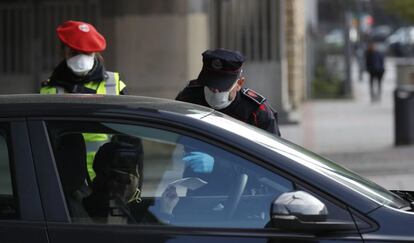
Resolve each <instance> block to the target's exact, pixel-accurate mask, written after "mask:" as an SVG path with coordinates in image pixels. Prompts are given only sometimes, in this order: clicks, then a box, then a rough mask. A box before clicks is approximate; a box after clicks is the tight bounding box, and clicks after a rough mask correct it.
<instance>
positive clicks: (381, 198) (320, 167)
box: [202, 112, 409, 208]
mask: <svg viewBox="0 0 414 243" xmlns="http://www.w3.org/2000/svg"><path fill="white" fill-rule="evenodd" d="M202 120H203V121H206V122H208V123H210V124H213V125H217V124H220V125H219V126H220V127H221V128H224V129H226V130H228V131H230V132H233V133H236V134H238V135H240V136H243V137H244V138H246V139H248V140H251V141H253V142H255V143H257V144H261V145H262V146H265V147H267V148H269V149H271V150H273V151H275V152H277V153H279V154H282V155H284V156H286V157H288V158H290V159H293V160H295V161H297V162H299V163H301V164H303V165H304V166H306V167H308V168H309V169H311V170H314V171H317V172H319V173H321V174H323V175H325V176H328V177H330V178H331V179H333V180H335V181H338V182H339V183H341V184H342V185H345V186H347V187H349V188H350V189H352V190H354V191H357V192H358V193H360V194H362V195H364V196H366V197H368V198H370V199H371V200H374V201H375V202H377V203H379V204H382V205H388V206H391V207H394V208H404V207H407V206H409V204H408V203H407V202H406V201H405V200H404V199H402V198H401V197H399V196H398V195H396V194H394V193H392V192H390V191H389V190H387V189H385V188H383V187H381V186H379V185H377V184H376V183H374V182H372V181H370V180H368V179H366V178H364V177H362V176H360V175H358V174H356V173H354V172H352V171H350V170H348V169H346V168H344V167H342V166H340V165H338V164H336V163H334V162H331V161H329V160H327V159H325V158H323V157H321V156H319V155H317V154H315V153H312V152H310V151H308V150H306V149H304V148H302V147H300V146H298V145H296V144H293V143H291V142H289V141H287V140H284V139H281V138H278V137H275V136H273V135H272V134H270V133H268V132H266V131H263V130H262V129H259V128H256V127H254V126H251V125H248V124H246V123H243V122H240V121H238V120H235V119H233V118H231V117H228V116H226V115H224V114H221V113H218V112H214V113H213V114H211V115H209V116H206V117H204V118H203V119H202Z"/></svg>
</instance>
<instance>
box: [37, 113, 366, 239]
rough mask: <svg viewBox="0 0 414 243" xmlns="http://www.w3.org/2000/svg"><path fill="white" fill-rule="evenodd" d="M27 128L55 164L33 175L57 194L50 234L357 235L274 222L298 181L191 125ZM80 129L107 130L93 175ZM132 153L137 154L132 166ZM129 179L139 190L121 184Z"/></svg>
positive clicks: (72, 123)
mask: <svg viewBox="0 0 414 243" xmlns="http://www.w3.org/2000/svg"><path fill="white" fill-rule="evenodd" d="M30 132H31V134H32V133H33V135H34V136H35V137H37V138H38V139H39V141H37V143H36V144H37V145H38V147H37V149H36V152H41V153H42V154H43V157H42V161H43V162H42V163H44V164H43V166H45V167H47V168H55V170H54V171H53V170H50V171H48V172H45V173H49V174H48V175H47V176H46V174H44V175H39V177H40V178H41V179H40V180H41V181H42V182H43V183H45V184H48V185H50V187H51V188H49V189H47V190H45V188H41V193H42V195H43V194H44V197H47V198H55V199H54V200H55V201H54V203H53V204H50V205H45V211H46V212H47V221H48V233H49V239H50V241H51V242H91V241H97V242H101V243H102V242H131V241H133V242H140V241H151V242H193V241H196V242H212V241H226V242H269V241H270V242H281V241H283V242H330V241H335V242H341V241H344V242H361V238H360V236H359V234H358V233H357V231H356V229H355V231H354V232H351V233H348V234H334V235H332V234H331V235H315V234H310V233H308V234H307V233H304V232H286V231H283V230H280V229H278V228H276V227H273V226H272V224H271V220H270V215H269V211H270V207H271V204H272V202H273V200H275V199H276V198H277V197H278V196H279V195H280V194H282V193H284V192H289V191H293V190H295V189H297V184H296V183H297V182H296V180H295V179H294V178H293V177H291V176H289V175H287V174H285V173H282V172H281V171H278V170H276V169H275V168H272V167H269V165H266V164H265V163H263V162H262V161H260V160H257V159H256V158H252V157H249V156H248V155H247V154H245V153H241V151H236V150H234V149H231V148H230V147H227V146H226V145H224V144H220V143H217V142H215V141H214V140H213V139H212V138H207V137H204V136H201V135H200V134H198V133H196V132H189V131H188V129H185V130H184V128H183V130H181V129H180V128H179V127H176V126H172V125H170V126H166V125H165V122H164V123H163V125H161V124H158V123H157V121H156V120H155V121H152V122H150V123H148V122H136V121H128V120H117V121H114V120H109V119H108V120H105V119H99V120H97V119H86V118H79V119H75V118H70V119H69V118H62V119H57V118H54V119H53V120H50V119H45V121H42V120H41V119H39V120H33V121H31V123H30ZM42 134H43V136H42ZM84 134H88V137H90V136H91V134H92V135H93V134H96V135H99V136H102V135H105V136H106V137H107V141H100V146H98V147H96V148H95V152H96V155H95V158H94V160H93V166H92V167H93V169H94V170H95V173H96V176H94V177H91V175H90V174H89V173H86V172H85V171H86V170H85V168H86V166H85V163H87V162H86V160H85V155H86V154H85V152H86V151H85V150H88V151H89V149H88V148H87V149H85V148H84V147H87V143H88V141H85V139H83V140H82V137H83V138H85V136H84ZM79 144H81V146H79ZM75 147H76V148H75ZM45 155H47V156H48V158H46V157H45ZM79 155H80V156H79ZM131 158H135V159H134V161H135V160H136V161H138V160H139V162H136V165H134V166H136V169H135V167H134V169H133V170H131V169H130V168H126V163H127V161H131ZM68 165H70V166H68ZM56 172H58V173H56ZM69 175H70V176H69ZM134 178H138V181H139V183H138V184H137V185H138V186H137V189H138V190H137V192H138V193H137V194H136V195H139V198H135V197H131V196H132V194H131V195H129V194H128V193H126V192H127V191H128V190H127V189H128V188H130V186H131V185H130V184H125V185H123V184H122V183H130V182H131V181H133V179H134ZM73 185H76V186H73ZM59 190H62V191H59ZM125 195H129V196H125ZM134 195H135V194H134ZM329 207H330V208H329V209H328V210H330V211H334V212H336V213H335V214H332V215H333V216H332V217H337V218H338V217H339V218H340V219H341V220H343V221H346V220H348V221H350V222H353V219H352V217H351V215H350V213H349V211H348V210H347V208H346V207H345V206H343V205H337V204H335V203H332V204H330V205H329ZM59 209H60V210H59Z"/></svg>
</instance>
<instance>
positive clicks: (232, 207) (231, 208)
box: [226, 173, 249, 220]
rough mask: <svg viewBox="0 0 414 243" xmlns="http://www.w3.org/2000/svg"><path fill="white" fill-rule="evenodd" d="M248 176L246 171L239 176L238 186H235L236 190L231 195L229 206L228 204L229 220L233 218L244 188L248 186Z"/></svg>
mask: <svg viewBox="0 0 414 243" xmlns="http://www.w3.org/2000/svg"><path fill="white" fill-rule="evenodd" d="M248 178H249V176H248V175H246V174H244V173H243V174H241V175H239V176H238V177H237V179H236V188H234V190H233V191H232V192H231V194H230V195H229V200H228V206H227V208H228V211H227V215H226V218H227V220H230V219H231V218H233V215H234V213H235V212H236V209H237V206H238V205H239V203H240V199H241V197H242V195H243V192H244V189H245V188H246V185H247V179H248Z"/></svg>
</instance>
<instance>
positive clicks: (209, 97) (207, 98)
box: [176, 49, 280, 136]
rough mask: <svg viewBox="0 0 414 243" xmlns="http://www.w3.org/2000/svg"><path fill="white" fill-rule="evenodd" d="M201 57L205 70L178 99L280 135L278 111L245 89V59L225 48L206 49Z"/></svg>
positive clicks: (260, 96)
mask: <svg viewBox="0 0 414 243" xmlns="http://www.w3.org/2000/svg"><path fill="white" fill-rule="evenodd" d="M202 56H203V68H202V70H201V72H200V74H199V76H198V78H197V79H195V80H192V81H190V82H189V83H188V85H187V86H186V87H185V88H184V90H182V91H181V92H180V93H179V94H178V96H177V97H176V100H180V101H186V102H189V103H194V104H198V105H203V106H207V107H211V108H213V109H216V110H218V111H220V112H222V113H224V114H227V115H229V116H231V117H233V118H236V119H238V120H241V121H243V122H246V123H248V124H251V125H253V126H256V127H259V128H261V129H263V130H266V131H268V132H270V133H273V134H275V135H277V136H280V131H279V126H278V118H277V112H276V111H274V110H273V109H272V108H271V107H270V105H269V104H268V102H267V100H266V98H264V97H263V96H262V95H260V94H259V93H257V92H256V91H254V90H252V89H249V88H243V84H244V82H245V78H244V76H243V70H242V65H243V62H244V61H245V57H244V56H243V55H242V54H240V53H239V52H237V51H231V50H226V49H214V50H207V51H205V52H204V53H203V54H202Z"/></svg>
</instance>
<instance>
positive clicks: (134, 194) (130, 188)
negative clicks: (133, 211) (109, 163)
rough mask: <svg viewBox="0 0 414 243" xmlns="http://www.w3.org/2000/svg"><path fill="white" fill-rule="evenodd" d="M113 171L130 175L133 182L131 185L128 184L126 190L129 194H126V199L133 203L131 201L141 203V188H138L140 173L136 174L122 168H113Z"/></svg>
mask: <svg viewBox="0 0 414 243" xmlns="http://www.w3.org/2000/svg"><path fill="white" fill-rule="evenodd" d="M112 171H114V172H116V173H119V174H123V175H128V176H129V178H130V180H131V183H130V184H129V185H127V186H126V188H125V191H126V192H127V193H128V194H129V195H126V201H127V203H131V202H136V203H140V202H141V201H142V200H141V190H140V189H139V188H138V183H139V174H137V175H134V174H131V173H128V172H125V171H122V170H117V169H112Z"/></svg>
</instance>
